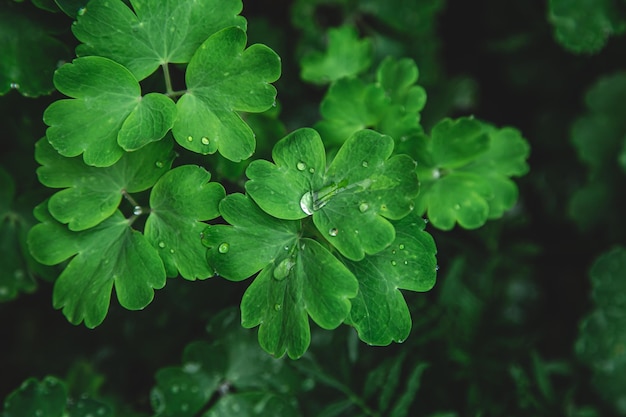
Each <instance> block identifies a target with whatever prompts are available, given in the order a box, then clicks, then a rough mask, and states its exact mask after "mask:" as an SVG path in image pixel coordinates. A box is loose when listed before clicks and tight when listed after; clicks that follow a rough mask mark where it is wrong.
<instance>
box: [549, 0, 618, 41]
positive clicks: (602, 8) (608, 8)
mask: <svg viewBox="0 0 626 417" xmlns="http://www.w3.org/2000/svg"><path fill="white" fill-rule="evenodd" d="M548 12H549V20H550V22H551V23H552V24H553V25H554V30H555V37H556V39H557V40H558V41H559V43H561V45H563V46H564V47H565V48H567V49H569V50H570V51H571V52H575V53H594V52H598V51H600V49H602V48H603V47H604V45H605V44H606V42H607V40H608V38H609V36H611V35H615V34H620V33H623V32H624V30H625V29H626V23H625V22H624V15H623V13H622V14H621V15H620V9H619V7H618V6H617V5H616V4H615V3H614V2H612V1H610V0H550V1H549V3H548Z"/></svg>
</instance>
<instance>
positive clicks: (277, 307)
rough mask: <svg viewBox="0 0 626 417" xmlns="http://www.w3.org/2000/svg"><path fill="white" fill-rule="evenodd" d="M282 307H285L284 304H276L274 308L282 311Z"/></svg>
mask: <svg viewBox="0 0 626 417" xmlns="http://www.w3.org/2000/svg"><path fill="white" fill-rule="evenodd" d="M282 309H283V306H282V304H274V310H276V311H280V310H282Z"/></svg>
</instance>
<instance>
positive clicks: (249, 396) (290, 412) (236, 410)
mask: <svg viewBox="0 0 626 417" xmlns="http://www.w3.org/2000/svg"><path fill="white" fill-rule="evenodd" d="M234 415H236V416H240V417H254V416H258V415H264V416H281V417H297V416H299V415H300V414H299V413H298V411H297V410H296V409H295V407H294V406H293V405H292V404H291V403H290V402H289V401H287V400H286V399H285V398H284V397H281V396H278V395H276V394H272V393H268V392H245V393H237V394H233V395H228V396H226V397H222V398H220V399H219V400H218V402H217V403H216V404H215V405H214V406H213V407H211V409H210V410H209V411H208V412H207V413H206V414H205V416H206V417H230V416H234Z"/></svg>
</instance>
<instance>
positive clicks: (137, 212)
mask: <svg viewBox="0 0 626 417" xmlns="http://www.w3.org/2000/svg"><path fill="white" fill-rule="evenodd" d="M142 213H143V209H142V208H141V206H135V207H133V214H134V215H135V216H140V215H141V214H142Z"/></svg>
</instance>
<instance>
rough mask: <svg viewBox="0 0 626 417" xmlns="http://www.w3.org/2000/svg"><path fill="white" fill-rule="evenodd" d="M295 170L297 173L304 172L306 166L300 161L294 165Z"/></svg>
mask: <svg viewBox="0 0 626 417" xmlns="http://www.w3.org/2000/svg"><path fill="white" fill-rule="evenodd" d="M296 168H297V169H298V171H304V170H305V169H306V164H305V163H304V162H302V161H300V162H298V163H297V164H296Z"/></svg>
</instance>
